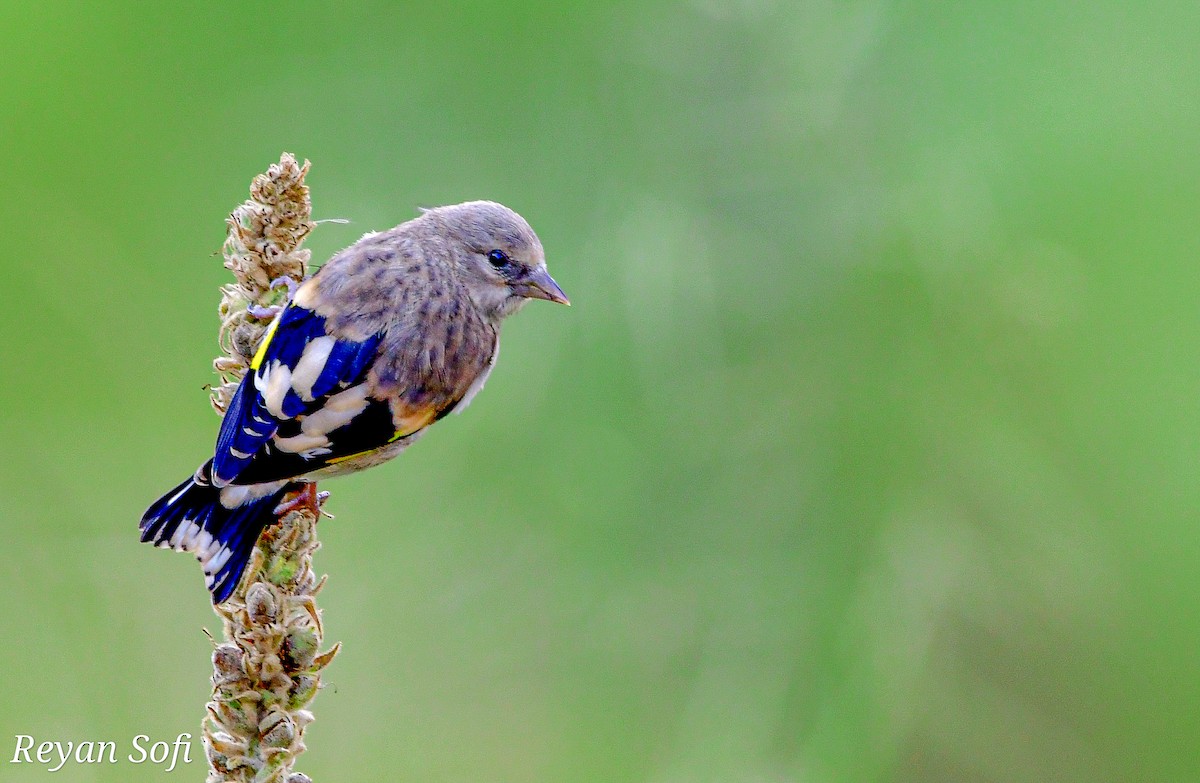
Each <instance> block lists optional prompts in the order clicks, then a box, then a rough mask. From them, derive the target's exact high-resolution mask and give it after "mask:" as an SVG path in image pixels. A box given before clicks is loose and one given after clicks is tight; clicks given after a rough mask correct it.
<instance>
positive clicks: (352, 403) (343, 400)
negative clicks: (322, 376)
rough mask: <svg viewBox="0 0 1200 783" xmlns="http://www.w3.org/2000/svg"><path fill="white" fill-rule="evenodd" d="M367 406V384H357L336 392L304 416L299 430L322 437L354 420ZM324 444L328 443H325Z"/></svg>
mask: <svg viewBox="0 0 1200 783" xmlns="http://www.w3.org/2000/svg"><path fill="white" fill-rule="evenodd" d="M366 408H367V385H366V384H365V383H360V384H359V385H358V386H354V387H351V388H349V389H346V390H345V391H343V392H338V393H337V394H335V395H333V396H332V397H330V398H329V399H327V400H326V401H325V404H324V405H323V406H322V407H321V409H320V410H317V411H314V412H313V413H310V414H309V415H307V416H305V417H304V421H303V422H301V423H300V430H301V432H303V433H304V434H305V435H311V436H313V437H317V436H321V437H324V436H325V435H328V434H329V433H331V432H333V431H334V430H336V429H337V428H338V427H342V426H345V425H346V424H349V423H350V422H351V421H353V420H354V417H355V416H357V415H358V414H360V413H362V412H363V411H364V410H366ZM324 445H328V444H327V443H326V444H324Z"/></svg>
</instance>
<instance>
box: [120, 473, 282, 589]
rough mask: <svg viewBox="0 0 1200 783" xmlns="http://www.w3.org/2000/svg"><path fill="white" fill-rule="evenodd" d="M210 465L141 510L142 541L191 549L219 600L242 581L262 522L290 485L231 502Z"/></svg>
mask: <svg viewBox="0 0 1200 783" xmlns="http://www.w3.org/2000/svg"><path fill="white" fill-rule="evenodd" d="M207 476H208V465H205V466H204V467H203V468H201V469H200V470H198V471H197V472H196V476H193V477H191V478H189V479H188V480H187V481H184V482H183V483H182V484H180V485H179V486H177V487H175V488H174V489H172V490H171V491H170V492H168V493H167V494H165V495H163V496H162V497H161V498H159V499H158V500H157V501H155V502H154V504H153V505H151V506H150V508H149V509H147V511H146V513H145V514H144V515H143V516H142V521H141V525H140V529H141V531H142V541H145V542H147V543H153V544H154V545H155V546H158V547H162V548H164V549H174V550H175V551H177V552H191V553H192V554H194V555H195V556H196V559H197V560H199V561H200V565H201V566H202V567H203V568H204V575H205V577H206V578H207V582H208V589H209V592H211V593H212V601H213V603H214V604H219V603H221V602H222V601H224V600H225V599H226V598H228V597H229V596H230V595H231V594H232V593H233V591H234V589H235V588H236V587H237V584H238V582H239V581H240V580H241V578H242V572H244V571H245V570H246V564H247V563H248V562H249V561H250V554H251V552H253V551H254V544H255V542H257V541H258V536H259V534H260V533H262V531H263V528H265V527H266V526H267V525H268V524H270V523H272V522H274V521H275V515H274V510H275V507H276V506H277V505H278V504H279V501H280V499H281V498H282V497H283V494H284V493H285V492H286V491H287V488H286V487H280V488H279V489H278V490H276V491H274V492H271V493H269V494H266V495H263V496H261V497H257V498H248V499H246V500H245V501H244V502H242V503H241V504H240V505H237V506H234V507H233V508H227V507H225V506H224V505H223V504H222V503H221V490H220V489H217V488H216V487H213V486H212V485H211V484H209V483H208V482H207V481H206V480H205V479H204V477H207Z"/></svg>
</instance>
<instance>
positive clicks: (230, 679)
mask: <svg viewBox="0 0 1200 783" xmlns="http://www.w3.org/2000/svg"><path fill="white" fill-rule="evenodd" d="M212 662H213V684H214V685H217V686H221V685H225V684H228V683H234V682H237V681H239V680H241V679H243V678H245V676H246V656H245V654H244V653H243V652H242V649H241V648H240V647H238V646H237V645H236V644H230V643H228V642H226V643H225V644H221V645H218V646H217V648H216V649H215V650H213V654H212Z"/></svg>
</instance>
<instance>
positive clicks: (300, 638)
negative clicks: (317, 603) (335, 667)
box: [283, 627, 321, 670]
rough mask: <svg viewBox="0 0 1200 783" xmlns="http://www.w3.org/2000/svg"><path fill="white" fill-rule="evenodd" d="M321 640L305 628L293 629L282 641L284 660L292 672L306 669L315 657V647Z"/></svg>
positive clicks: (309, 629)
mask: <svg viewBox="0 0 1200 783" xmlns="http://www.w3.org/2000/svg"><path fill="white" fill-rule="evenodd" d="M320 643H321V640H320V639H318V638H317V634H316V633H315V632H314V631H313V630H312V629H311V628H307V627H300V628H293V629H292V630H290V631H288V635H287V638H285V639H284V640H283V655H284V660H285V661H287V663H288V664H289V665H290V667H291V668H292V669H294V670H302V669H307V668H308V667H309V666H311V665H312V662H313V658H315V657H316V656H317V645H319V644H320Z"/></svg>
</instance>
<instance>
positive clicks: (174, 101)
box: [0, 0, 1200, 783]
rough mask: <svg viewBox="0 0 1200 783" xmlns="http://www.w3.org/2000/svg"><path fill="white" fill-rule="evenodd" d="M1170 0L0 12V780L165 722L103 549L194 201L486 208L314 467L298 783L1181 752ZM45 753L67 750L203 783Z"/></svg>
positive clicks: (1046, 767)
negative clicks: (445, 374)
mask: <svg viewBox="0 0 1200 783" xmlns="http://www.w3.org/2000/svg"><path fill="white" fill-rule="evenodd" d="M1198 30H1200V6H1196V4H1194V3H1163V2H1159V3H1145V4H1129V3H1124V2H1115V1H1110V0H1099V1H1098V2H1092V3H1086V4H1079V3H1067V2H1058V1H1051V2H980V3H965V4H957V5H956V4H945V3H934V2H883V1H882V0H858V1H853V0H852V1H851V2H824V1H821V0H791V1H790V2H784V1H783V0H728V1H726V0H656V1H654V2H617V3H606V2H597V3H590V4H578V5H575V4H569V3H567V4H564V3H559V2H528V3H511V4H506V3H488V2H470V3H454V4H442V3H425V4H401V3H390V2H375V3H362V4H356V5H354V6H350V5H348V4H339V3H328V2H300V1H298V2H293V3H289V4H287V5H286V6H284V5H275V4H251V3H237V4H233V3H208V4H195V5H189V6H186V7H185V6H184V4H171V3H163V4H159V5H148V4H140V3H123V2H114V3H107V4H74V3H70V4H68V3H15V2H12V3H5V4H4V5H3V6H0V31H2V32H0V40H2V41H3V46H2V47H0V77H2V78H0V237H3V239H2V241H0V246H2V248H3V249H2V250H0V258H2V268H3V272H4V278H3V279H4V287H3V292H2V293H0V299H2V305H0V335H2V338H0V359H2V361H0V368H2V369H0V372H2V373H3V375H2V377H3V381H4V382H3V384H0V443H2V444H3V451H2V453H3V459H2V462H0V628H2V629H3V630H2V634H3V637H2V638H3V646H2V650H3V652H2V654H0V779H2V780H4V781H14V783H21V782H23V781H34V780H41V779H43V778H44V776H45V775H46V774H47V773H46V771H45V770H44V769H43V768H40V767H34V766H30V765H15V764H11V763H9V759H11V757H12V756H11V754H12V751H13V746H14V740H13V738H14V735H16V734H29V735H33V736H34V737H35V738H36V739H37V740H38V741H39V742H40V741H43V740H59V741H67V740H71V741H76V742H78V741H82V740H88V739H90V740H114V741H117V742H118V746H119V747H120V748H122V749H124V748H125V746H127V745H128V743H129V742H130V740H131V739H132V737H134V736H135V735H137V734H148V735H150V736H151V738H152V739H154V740H158V739H165V740H170V739H173V738H174V737H175V736H176V735H177V734H179V733H181V732H191V733H192V734H193V736H196V732H197V727H198V724H199V720H200V717H201V713H202V707H203V704H204V701H205V699H206V697H207V695H208V692H209V687H208V682H207V678H208V673H209V662H208V655H209V650H210V647H209V642H208V641H207V640H206V639H205V637H204V635H203V633H202V631H201V629H202V628H205V627H207V628H209V629H213V630H216V629H217V628H218V624H217V622H216V618H215V616H214V615H213V614H212V612H211V610H210V608H209V606H208V602H207V597H206V594H205V591H204V590H203V586H202V583H201V576H200V574H199V570H198V568H197V566H196V564H195V562H194V561H192V560H191V559H190V558H187V557H184V556H181V555H171V554H168V553H164V552H159V551H154V550H152V549H150V548H148V547H145V546H142V545H140V544H139V543H138V542H137V531H136V523H137V519H138V517H139V516H140V514H141V512H142V510H143V509H144V507H145V506H146V504H147V503H148V502H149V501H151V500H153V499H154V498H155V497H157V496H158V495H159V494H160V493H161V492H162V491H164V490H165V489H166V488H168V487H170V486H172V485H173V484H175V483H176V482H177V481H179V480H180V479H181V478H182V477H183V476H185V475H186V474H187V473H189V472H190V471H191V470H192V469H193V468H194V467H195V465H196V464H198V463H199V462H200V461H201V460H202V459H203V458H204V457H205V455H206V450H207V449H209V448H210V447H211V443H212V440H213V437H214V433H215V428H216V425H217V419H216V417H215V416H214V415H213V414H212V413H211V411H210V410H209V408H208V403H207V398H206V393H205V392H204V390H203V388H202V387H203V386H204V384H206V383H207V382H209V381H211V380H212V375H211V374H210V372H209V362H210V360H211V358H212V356H213V354H214V352H215V335H216V328H217V320H216V315H215V307H216V303H217V293H216V289H217V287H218V286H219V285H221V284H222V283H224V282H225V281H226V279H227V277H226V275H227V273H226V272H225V270H223V269H222V267H221V263H220V258H219V256H217V255H215V253H216V251H217V250H218V249H219V248H220V245H221V242H222V238H223V232H224V224H223V220H224V218H225V216H226V214H227V213H228V212H229V210H231V209H232V208H233V207H234V206H235V205H236V204H237V203H239V202H240V201H241V200H243V199H244V198H245V196H246V189H247V185H248V183H249V181H250V179H251V177H252V176H253V175H255V174H256V173H258V172H259V171H261V170H263V169H264V168H265V167H266V166H267V165H268V164H270V163H271V162H273V161H275V160H277V159H278V157H279V153H280V152H281V151H282V150H288V151H292V152H294V153H296V154H297V155H298V156H300V157H301V158H309V159H310V160H312V162H313V168H312V173H311V175H310V177H309V183H310V185H311V186H312V189H313V197H314V202H315V211H316V216H317V217H318V218H348V219H350V220H352V221H353V222H352V224H350V225H340V224H334V223H326V224H324V225H322V226H321V227H320V228H319V230H318V231H317V232H316V233H315V234H314V236H313V237H312V238H311V240H310V242H309V246H310V247H311V248H312V249H313V251H314V255H315V257H316V258H317V259H324V258H328V256H329V255H330V254H331V253H333V252H334V251H335V250H337V249H339V248H340V247H343V246H345V245H347V244H349V243H351V242H352V241H354V240H355V239H356V238H357V237H358V236H360V235H361V234H362V233H364V232H366V231H368V230H373V229H381V228H386V227H389V226H391V225H394V224H395V223H398V222H400V221H402V220H405V219H407V218H409V217H411V216H413V215H414V214H415V210H416V208H417V207H418V206H430V205H436V204H441V203H448V202H456V201H462V200H466V199H473V198H491V199H496V200H499V201H503V202H505V203H507V204H509V205H511V206H513V207H514V208H516V209H518V210H519V211H520V212H522V213H523V214H525V215H526V216H527V217H528V218H529V220H530V221H531V222H532V223H533V225H534V226H535V227H536V228H537V230H538V231H539V233H540V234H541V237H542V239H543V241H544V244H545V246H546V248H547V256H548V258H549V262H550V268H551V271H552V272H554V274H555V276H556V277H557V279H558V280H559V281H560V283H561V284H562V285H563V287H564V288H565V289H566V291H567V292H568V293H569V294H570V295H571V298H572V300H573V302H574V303H575V306H574V307H573V308H572V309H570V310H567V309H565V308H556V307H551V306H549V305H545V304H534V305H532V306H530V307H529V308H527V309H526V310H525V311H524V312H522V313H521V314H520V316H518V317H517V318H515V319H514V320H512V321H510V322H509V324H508V326H507V327H506V332H505V339H504V351H503V358H502V360H501V362H500V365H499V367H498V369H497V371H496V372H495V373H494V374H493V376H492V378H491V381H490V383H489V384H488V387H487V390H486V392H485V393H484V394H482V395H481V396H480V397H479V399H478V400H477V401H476V402H475V403H474V405H473V406H472V408H471V410H470V412H469V413H468V415H465V416H463V417H453V418H452V419H449V420H446V421H444V422H443V423H441V424H439V425H438V426H437V428H436V430H435V432H434V433H433V434H432V435H431V437H429V438H427V439H425V440H424V441H422V442H421V443H420V444H419V445H418V446H417V447H416V448H414V449H413V450H411V451H409V452H408V453H407V454H405V455H404V456H403V457H402V458H401V459H400V460H398V461H397V462H395V463H391V464H389V465H387V466H386V467H384V468H381V469H379V470H376V471H373V472H371V473H369V474H366V475H361V476H357V477H353V478H347V479H342V480H339V481H338V482H336V483H330V484H329V485H327V486H326V488H327V489H330V490H332V491H333V498H332V500H331V501H330V505H329V508H330V510H332V512H333V513H335V514H336V516H337V518H336V520H333V521H329V522H326V523H323V541H324V545H325V546H324V549H323V550H322V551H321V553H320V554H319V556H318V561H317V562H318V566H319V568H320V569H321V570H323V571H327V572H328V573H329V575H330V580H329V583H328V586H327V589H326V591H325V592H324V594H323V596H322V605H323V607H324V608H325V611H326V615H325V618H326V627H327V630H328V638H329V639H330V640H331V641H332V640H341V641H342V642H343V643H344V651H343V653H342V654H341V656H340V657H339V658H338V659H337V661H336V662H335V663H334V664H333V666H332V667H331V668H330V669H329V670H328V675H327V681H328V683H329V687H328V688H327V689H326V690H325V691H324V692H323V693H322V694H321V696H319V697H318V699H317V701H316V702H315V705H314V706H315V712H316V714H317V722H316V723H315V724H314V725H313V726H312V727H311V729H310V731H309V734H308V740H309V746H310V751H309V752H308V753H307V754H305V756H304V757H303V759H302V763H301V765H300V769H302V770H303V771H305V772H307V773H309V774H310V775H312V777H313V778H314V779H315V780H317V781H318V783H319V782H320V781H335V780H336V781H346V782H348V781H360V780H361V781H367V780H371V781H375V780H397V781H452V782H460V781H461V782H463V783H487V782H489V781H497V782H505V783H507V782H508V781H513V782H521V783H536V782H537V781H556V782H558V781H597V782H603V783H614V782H615V781H649V782H650V783H684V782H686V781H697V782H704V781H713V782H717V781H720V782H721V783H740V782H742V781H746V782H750V783H759V782H769V783H810V782H811V783H824V782H825V781H831V782H833V781H895V782H896V783H905V782H908V781H913V782H915V781H980V782H983V781H995V782H996V783H1008V782H1010V781H1011V782H1014V783H1015V782H1018V781H1089V782H1095V781H1193V780H1200V525H1198V524H1197V522H1198V518H1200V489H1198V487H1200V482H1198V481H1197V474H1198V473H1200V361H1198V354H1200V339H1198V338H1200V225H1198V221H1197V215H1198V213H1200V54H1198V52H1200V48H1198V47H1197V45H1196V36H1197V31H1198ZM198 750H199V746H198V743H197V744H196V747H195V749H194V752H193V763H192V764H191V765H190V766H188V767H186V768H185V769H179V770H176V771H175V772H172V773H170V775H166V773H164V772H163V770H162V768H158V767H151V766H150V765H146V766H140V767H139V766H133V765H131V764H129V763H127V762H125V761H122V762H121V763H119V764H117V765H115V766H107V765H105V766H96V767H79V766H74V765H70V766H68V767H66V768H65V769H64V770H62V771H60V772H58V773H56V777H55V778H54V779H55V780H60V781H93V780H94V781H139V780H160V779H163V778H164V776H166V779H174V780H200V779H202V778H203V775H204V765H203V761H201V760H199V759H198V758H197V756H198V755H199V753H198Z"/></svg>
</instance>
